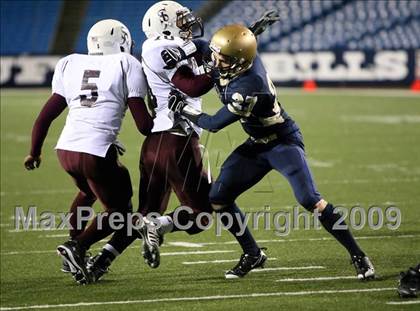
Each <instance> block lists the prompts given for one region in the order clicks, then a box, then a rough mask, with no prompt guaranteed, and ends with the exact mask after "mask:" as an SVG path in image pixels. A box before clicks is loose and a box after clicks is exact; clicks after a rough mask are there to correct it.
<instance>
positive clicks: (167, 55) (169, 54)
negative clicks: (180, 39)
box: [160, 48, 185, 69]
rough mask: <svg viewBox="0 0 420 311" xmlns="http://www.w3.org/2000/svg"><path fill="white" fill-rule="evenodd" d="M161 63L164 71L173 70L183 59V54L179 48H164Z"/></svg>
mask: <svg viewBox="0 0 420 311" xmlns="http://www.w3.org/2000/svg"><path fill="white" fill-rule="evenodd" d="M160 56H161V57H162V59H163V61H164V62H165V65H166V66H165V67H163V68H164V69H173V68H175V67H176V64H177V63H178V62H179V61H181V60H183V59H184V58H185V52H184V51H183V50H182V49H180V48H166V49H164V50H163V51H162V52H161V53H160Z"/></svg>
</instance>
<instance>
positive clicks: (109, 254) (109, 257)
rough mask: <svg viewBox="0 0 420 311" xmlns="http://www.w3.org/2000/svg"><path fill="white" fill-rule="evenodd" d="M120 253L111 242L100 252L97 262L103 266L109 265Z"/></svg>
mask: <svg viewBox="0 0 420 311" xmlns="http://www.w3.org/2000/svg"><path fill="white" fill-rule="evenodd" d="M119 254H120V253H119V252H118V251H117V250H116V249H115V248H114V247H113V246H112V245H111V244H109V243H107V244H105V246H104V247H103V248H102V251H101V252H100V253H99V258H98V259H97V261H96V264H97V265H99V266H100V267H102V268H106V267H109V265H111V263H112V262H113V261H114V259H115V258H117V256H118V255H119Z"/></svg>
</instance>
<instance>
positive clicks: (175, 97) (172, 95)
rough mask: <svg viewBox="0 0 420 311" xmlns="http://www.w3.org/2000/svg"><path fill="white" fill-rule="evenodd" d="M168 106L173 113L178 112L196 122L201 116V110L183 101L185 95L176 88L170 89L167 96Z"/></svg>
mask: <svg viewBox="0 0 420 311" xmlns="http://www.w3.org/2000/svg"><path fill="white" fill-rule="evenodd" d="M168 108H169V109H170V110H171V111H173V112H174V113H175V114H179V115H182V116H184V117H185V118H187V119H188V120H190V121H191V122H193V123H195V124H197V122H198V119H199V118H200V116H201V111H199V110H197V109H195V108H193V107H191V106H189V105H188V104H187V102H186V101H185V96H184V95H183V94H181V93H180V92H178V91H177V90H174V89H173V90H171V91H170V92H169V96H168Z"/></svg>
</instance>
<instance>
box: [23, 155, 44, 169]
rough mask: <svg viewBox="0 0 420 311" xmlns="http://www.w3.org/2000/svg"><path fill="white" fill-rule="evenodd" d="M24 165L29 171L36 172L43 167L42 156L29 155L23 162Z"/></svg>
mask: <svg viewBox="0 0 420 311" xmlns="http://www.w3.org/2000/svg"><path fill="white" fill-rule="evenodd" d="M23 165H24V166H25V168H26V169H27V170H28V171H29V170H34V169H35V168H38V167H39V166H40V165H41V156H32V155H27V156H26V157H25V159H24V160H23Z"/></svg>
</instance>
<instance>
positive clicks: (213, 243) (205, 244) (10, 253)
mask: <svg viewBox="0 0 420 311" xmlns="http://www.w3.org/2000/svg"><path fill="white" fill-rule="evenodd" d="M418 237H420V234H405V235H377V236H359V237H355V239H356V240H377V239H391V238H418ZM333 240H334V239H333V238H329V237H325V238H309V239H286V240H257V242H258V243H284V242H305V241H307V242H308V241H309V242H313V241H333ZM236 243H238V242H237V241H228V242H204V243H200V244H202V245H203V246H207V245H230V244H236ZM129 248H135V246H131V247H129ZM100 249H102V248H93V249H92V250H100ZM53 252H55V250H46V251H26V252H22V251H12V252H2V253H0V255H1V256H5V255H25V254H47V253H53ZM223 252H226V251H223Z"/></svg>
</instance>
